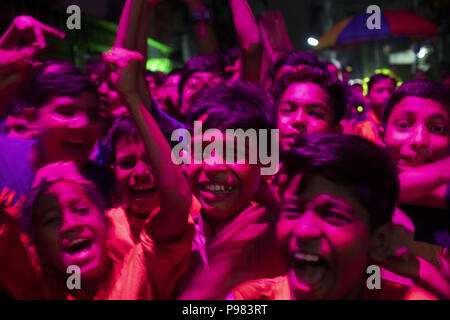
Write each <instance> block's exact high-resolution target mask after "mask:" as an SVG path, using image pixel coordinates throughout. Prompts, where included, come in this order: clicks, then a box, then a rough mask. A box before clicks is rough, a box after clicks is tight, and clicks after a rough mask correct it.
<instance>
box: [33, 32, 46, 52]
mask: <svg viewBox="0 0 450 320" xmlns="http://www.w3.org/2000/svg"><path fill="white" fill-rule="evenodd" d="M33 32H34V35H35V38H36V42H35V43H32V44H33V45H34V44H37V46H38V47H39V48H40V49H45V48H46V47H47V41H45V37H44V33H43V32H42V29H41V28H33Z"/></svg>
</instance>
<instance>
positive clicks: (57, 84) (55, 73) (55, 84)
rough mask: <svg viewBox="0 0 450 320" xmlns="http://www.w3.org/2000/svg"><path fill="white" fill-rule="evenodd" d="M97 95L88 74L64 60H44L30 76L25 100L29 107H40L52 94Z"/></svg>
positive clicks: (64, 95)
mask: <svg viewBox="0 0 450 320" xmlns="http://www.w3.org/2000/svg"><path fill="white" fill-rule="evenodd" d="M86 91H88V92H91V93H92V94H94V95H95V96H98V93H97V88H96V87H95V85H94V84H92V83H91V81H90V79H89V77H88V76H86V75H85V74H83V72H82V71H81V70H80V69H79V68H78V67H76V66H74V65H73V64H71V63H69V62H65V61H55V60H51V61H46V62H45V63H44V64H43V65H42V66H41V67H39V69H38V70H37V72H36V73H35V74H34V75H33V76H32V77H31V79H30V81H29V83H28V85H27V93H26V100H27V105H28V106H29V107H35V108H40V107H42V106H43V105H44V104H45V103H46V102H47V100H48V99H49V98H50V97H52V96H58V97H76V96H79V95H80V94H82V93H83V92H86Z"/></svg>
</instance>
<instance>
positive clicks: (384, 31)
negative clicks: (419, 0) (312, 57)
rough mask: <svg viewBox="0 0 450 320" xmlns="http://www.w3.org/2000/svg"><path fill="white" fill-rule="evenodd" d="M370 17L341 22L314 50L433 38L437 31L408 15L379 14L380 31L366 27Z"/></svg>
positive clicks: (359, 17) (388, 12)
mask: <svg viewBox="0 0 450 320" xmlns="http://www.w3.org/2000/svg"><path fill="white" fill-rule="evenodd" d="M370 16H371V14H369V13H360V14H357V15H354V16H351V17H349V18H347V19H344V20H342V21H341V22H339V23H338V24H336V25H335V26H334V27H333V28H331V29H330V30H329V31H328V32H327V33H325V34H324V35H323V36H322V37H321V38H320V39H319V44H318V45H317V46H316V47H315V48H316V49H322V48H325V47H340V46H346V45H349V44H352V43H355V42H360V41H364V40H372V39H375V40H376V39H383V38H386V37H389V36H425V37H428V36H435V35H436V34H437V30H438V28H437V26H436V25H434V24H432V23H431V22H429V21H428V20H426V19H425V18H422V17H421V16H419V15H417V14H415V13H412V12H410V11H405V10H383V11H381V13H380V22H381V23H380V29H369V28H368V27H367V24H366V23H367V20H368V19H369V17H370Z"/></svg>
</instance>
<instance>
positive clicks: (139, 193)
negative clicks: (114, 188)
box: [130, 184, 157, 199]
mask: <svg viewBox="0 0 450 320" xmlns="http://www.w3.org/2000/svg"><path fill="white" fill-rule="evenodd" d="M130 190H131V193H132V194H133V195H134V196H135V197H136V198H137V199H146V198H151V197H153V196H154V195H155V194H156V191H157V188H156V186H155V185H149V184H146V185H135V186H133V187H130Z"/></svg>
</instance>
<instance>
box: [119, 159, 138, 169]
mask: <svg viewBox="0 0 450 320" xmlns="http://www.w3.org/2000/svg"><path fill="white" fill-rule="evenodd" d="M118 166H119V167H120V168H121V169H123V170H129V169H132V168H134V167H135V166H136V160H134V159H123V160H119V162H118Z"/></svg>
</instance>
